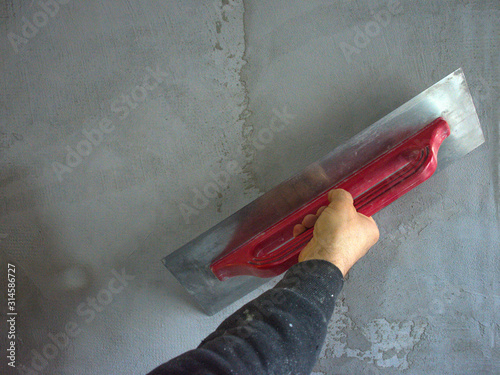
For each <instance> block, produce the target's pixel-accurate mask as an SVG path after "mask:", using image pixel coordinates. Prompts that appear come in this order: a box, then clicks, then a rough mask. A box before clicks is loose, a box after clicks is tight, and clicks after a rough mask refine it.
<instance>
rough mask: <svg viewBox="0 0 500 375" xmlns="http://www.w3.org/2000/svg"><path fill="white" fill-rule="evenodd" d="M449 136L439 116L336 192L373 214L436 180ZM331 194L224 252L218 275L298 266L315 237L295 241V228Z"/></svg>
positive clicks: (215, 268) (263, 273) (267, 273)
mask: <svg viewBox="0 0 500 375" xmlns="http://www.w3.org/2000/svg"><path fill="white" fill-rule="evenodd" d="M449 134H450V128H449V126H448V124H447V122H446V121H445V120H444V119H442V118H438V119H436V120H434V121H433V122H432V123H430V124H428V125H427V126H425V127H424V128H423V129H422V130H420V131H419V132H417V133H416V134H414V135H413V136H411V137H409V138H407V139H406V140H405V141H403V142H401V143H400V144H398V145H396V146H395V147H393V148H392V149H390V150H389V151H387V152H385V153H384V154H382V155H381V156H379V157H378V158H376V159H374V160H373V161H371V162H370V163H369V164H367V165H365V166H364V167H362V168H361V169H359V170H357V171H356V172H354V173H352V174H351V175H349V176H348V177H347V178H345V179H344V180H342V181H341V182H339V183H338V184H336V185H335V186H332V188H331V189H344V190H347V191H348V192H350V193H351V194H352V196H353V197H354V206H355V207H356V209H357V211H358V212H360V213H362V214H364V215H366V216H372V215H373V214H375V213H376V212H378V211H379V210H381V209H382V208H384V207H386V206H387V205H389V204H391V203H392V202H394V201H395V200H396V199H398V198H399V197H401V196H402V195H404V194H406V193H407V192H408V191H410V190H411V189H413V188H414V187H416V186H417V185H419V184H421V183H422V182H424V181H425V180H427V179H428V178H429V177H431V176H432V174H433V173H434V172H435V170H436V167H437V153H438V150H439V147H440V146H441V143H442V142H443V141H444V139H446V138H447V137H448V136H449ZM331 189H328V191H329V190H331ZM328 191H325V192H324V193H322V194H320V195H319V196H318V197H317V198H315V199H312V200H311V201H310V202H308V203H307V204H305V205H303V206H302V207H300V208H298V209H297V210H295V211H294V212H293V213H291V214H290V215H288V216H287V217H285V218H284V219H282V220H280V221H279V222H277V223H276V224H274V225H273V226H271V227H270V228H269V229H267V230H266V231H264V232H262V233H260V234H259V235H257V236H255V237H253V238H252V239H250V240H249V241H247V242H246V243H244V244H243V245H241V246H239V247H237V248H235V249H234V250H232V251H230V252H224V254H225V255H223V256H221V257H219V258H217V259H216V260H214V261H213V262H212V264H211V265H210V268H211V270H212V272H213V273H214V274H215V276H217V278H218V279H219V280H224V279H226V278H229V277H234V276H240V275H253V276H257V277H272V276H277V275H279V274H281V273H283V272H285V271H286V270H287V269H288V268H290V267H291V266H292V265H294V264H295V263H297V262H298V256H299V253H300V251H301V250H302V249H303V248H304V246H305V245H306V244H307V243H308V242H309V240H310V239H311V238H312V235H313V230H312V228H311V229H309V230H307V231H305V232H304V233H302V234H301V235H299V236H297V237H295V238H294V237H293V234H292V233H293V227H294V226H295V225H296V224H298V223H300V222H302V219H303V218H304V216H306V215H307V214H311V213H313V214H314V213H316V211H317V210H318V209H319V208H320V207H321V206H327V205H328Z"/></svg>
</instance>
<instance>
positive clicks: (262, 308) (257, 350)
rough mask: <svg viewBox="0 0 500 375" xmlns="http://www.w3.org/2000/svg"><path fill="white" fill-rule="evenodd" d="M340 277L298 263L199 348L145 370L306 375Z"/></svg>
mask: <svg viewBox="0 0 500 375" xmlns="http://www.w3.org/2000/svg"><path fill="white" fill-rule="evenodd" d="M342 285H343V278H342V273H341V272H340V270H339V269H338V268H337V267H335V266H334V265H333V264H331V263H329V262H326V261H322V260H312V261H307V262H302V263H299V264H297V265H295V266H293V267H292V268H290V270H288V272H287V273H286V274H285V276H284V278H283V279H282V280H281V281H280V282H279V283H278V284H277V285H276V286H275V287H274V288H272V289H270V290H268V291H267V292H265V293H264V294H262V295H261V296H260V297H258V298H256V299H255V300H253V301H251V302H249V303H247V304H246V305H244V306H243V307H242V308H241V309H239V310H238V311H237V312H235V313H234V314H233V315H231V316H230V317H229V318H227V319H226V320H225V321H224V322H222V324H221V325H220V326H219V327H218V328H217V330H216V331H215V332H213V333H212V334H211V335H209V336H208V337H207V338H206V339H205V340H203V342H202V343H201V344H200V346H199V347H198V348H197V349H195V350H192V351H189V352H187V353H185V354H183V355H181V356H179V357H176V358H174V359H173V360H171V361H170V362H167V363H166V364H164V365H162V366H160V367H158V368H157V369H155V370H154V371H153V372H151V373H150V374H167V373H168V374H188V373H189V374H192V373H195V371H196V370H198V369H202V368H203V369H205V370H208V371H212V372H213V374H224V373H230V371H233V373H237V374H288V373H293V374H309V373H310V372H311V370H312V367H313V366H314V363H315V362H316V359H317V357H318V355H319V352H320V351H321V348H322V346H323V341H324V338H325V335H326V328H327V324H328V321H329V320H330V318H331V315H332V313H333V309H334V305H335V300H336V298H337V296H338V294H339V292H340V290H341V289H342Z"/></svg>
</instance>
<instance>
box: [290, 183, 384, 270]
mask: <svg viewBox="0 0 500 375" xmlns="http://www.w3.org/2000/svg"><path fill="white" fill-rule="evenodd" d="M328 200H329V201H330V204H329V205H328V206H327V207H321V208H320V209H319V210H318V212H317V213H316V215H312V214H311V215H306V216H305V217H304V219H303V221H302V224H297V225H295V227H294V228H293V235H294V237H296V236H298V235H300V234H301V233H302V232H304V231H306V230H307V229H308V228H311V227H312V226H314V233H313V238H312V239H311V241H309V243H308V244H307V245H306V247H305V248H304V249H303V250H302V251H301V252H300V254H299V262H303V261H306V260H311V259H323V260H327V261H329V262H331V263H333V264H334V265H336V266H337V267H338V268H339V269H340V271H341V272H342V274H343V275H344V277H345V275H346V274H347V272H349V270H350V269H351V267H352V266H353V265H354V264H355V263H356V262H357V261H358V260H359V259H361V258H362V257H363V256H364V255H365V254H366V253H367V252H368V250H369V249H370V248H371V247H372V246H373V245H375V243H376V242H377V241H378V239H379V236H380V233H379V230H378V227H377V224H376V223H375V220H373V219H372V218H371V217H367V216H365V215H363V214H360V213H358V212H357V211H356V208H355V207H354V204H353V198H352V195H351V194H350V193H349V192H347V191H345V190H341V189H335V190H331V191H330V192H329V193H328Z"/></svg>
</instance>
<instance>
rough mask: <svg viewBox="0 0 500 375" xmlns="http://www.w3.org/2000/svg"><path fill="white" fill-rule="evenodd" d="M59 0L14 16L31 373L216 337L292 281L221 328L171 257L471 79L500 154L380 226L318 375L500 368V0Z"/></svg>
mask: <svg viewBox="0 0 500 375" xmlns="http://www.w3.org/2000/svg"><path fill="white" fill-rule="evenodd" d="M42 3H51V4H52V6H49V7H47V6H45V7H44V6H42V5H40V3H39V2H21V1H3V2H1V4H0V27H1V34H2V35H3V37H2V38H0V51H1V59H0V64H1V80H0V84H1V88H0V249H1V251H0V259H1V262H0V264H1V267H2V271H1V273H0V274H1V277H2V278H1V281H0V286H1V288H2V293H3V294H2V295H3V296H6V297H7V295H6V294H7V293H6V291H7V268H8V264H9V263H10V264H13V265H14V266H15V268H16V306H15V308H16V311H17V312H18V316H17V317H16V319H17V320H16V326H15V330H16V342H17V351H16V364H17V372H16V371H12V373H20V374H25V373H35V374H36V373H43V374H55V373H61V374H73V373H77V374H109V373H122V374H141V373H145V372H146V371H147V370H149V369H151V368H153V367H154V366H156V365H157V364H159V363H161V362H163V361H165V360H167V359H169V358H171V357H173V356H175V355H178V354H180V353H182V352H184V351H186V350H188V349H191V348H193V347H195V346H197V345H198V343H199V342H200V340H201V339H202V338H203V337H205V336H206V335H207V334H208V333H210V332H211V331H212V330H213V329H214V328H215V327H216V326H217V325H218V324H219V323H220V322H221V320H222V319H223V318H224V317H225V316H227V315H229V314H230V313H231V312H233V311H235V310H236V309H237V308H238V307H239V306H241V305H242V304H243V303H244V302H246V301H248V300H249V299H251V298H253V297H255V296H257V295H258V294H260V293H261V292H262V290H264V289H266V288H268V287H269V286H271V285H273V283H274V282H276V280H274V281H271V282H270V283H269V284H268V285H267V286H266V287H265V288H261V289H260V290H257V291H255V292H253V293H252V294H250V295H248V296H247V297H245V298H244V299H243V300H241V301H238V302H237V303H235V304H234V305H232V306H230V307H229V308H227V309H225V310H224V311H222V312H220V313H218V314H216V315H215V316H213V317H207V316H205V315H203V314H202V313H200V312H199V311H198V310H197V309H196V308H195V307H194V306H193V305H192V301H191V300H190V299H189V297H188V296H187V294H186V293H185V292H184V290H183V288H182V287H181V286H180V285H179V284H178V283H177V282H176V281H175V279H174V278H173V276H172V275H170V274H169V273H168V271H167V270H166V269H165V268H164V267H163V265H162V264H161V262H160V260H161V258H162V257H163V256H165V255H167V254H169V253H171V252H172V251H174V250H175V249H177V248H178V247H180V246H181V245H183V244H185V243H186V242H187V241H189V240H190V239H192V238H194V237H195V236H196V235H198V234H200V233H202V232H203V231H205V230H207V229H209V228H210V227H212V226H213V225H215V224H217V223H218V222H220V221H221V220H222V219H224V218H225V217H227V216H229V215H230V214H232V213H233V212H235V211H236V210H238V209H239V208H241V207H242V206H244V205H245V204H247V203H249V202H251V201H252V200H253V199H255V198H256V197H258V196H259V195H261V194H262V193H264V192H265V191H267V190H269V189H270V188H272V187H273V186H275V185H276V184H278V183H279V182H281V181H283V180H284V179H286V178H288V177H290V176H292V175H293V174H295V173H297V172H299V171H301V170H302V169H303V168H304V167H305V166H307V165H308V164H310V163H311V162H313V161H315V160H317V159H318V158H319V157H321V156H323V155H324V154H326V153H327V152H328V151H330V150H331V149H333V148H334V147H335V146H337V145H339V144H342V143H343V142H344V141H345V140H347V139H349V138H350V137H351V136H353V135H354V134H356V133H357V132H359V131H360V130H362V129H364V128H365V127H367V126H369V125H370V124H371V123H372V122H374V121H375V120H377V119H379V118H381V117H382V116H383V115H385V114H387V113H388V112H390V111H391V110H393V109H395V108H396V107H397V106H399V105H400V104H402V103H404V102H405V101H407V100H408V99H410V98H411V97H413V96H414V95H416V94H417V93H419V92H420V91H422V90H424V89H425V88H427V87H428V86H430V85H432V84H433V83H434V82H436V81H437V80H439V79H441V78H443V77H444V76H446V75H447V74H449V73H451V72H452V71H453V70H455V69H456V68H458V67H462V68H463V69H464V71H465V74H466V77H467V79H468V82H469V86H470V89H471V93H472V96H473V98H474V101H475V104H476V107H477V111H478V114H479V117H480V120H481V123H482V126H483V130H484V132H485V135H486V138H487V141H486V144H485V145H483V146H482V147H481V148H479V149H477V150H475V151H474V152H473V153H472V154H471V155H469V156H467V157H465V158H463V159H461V160H457V161H456V162H455V163H453V164H452V165H451V166H449V167H448V168H447V169H445V170H443V171H441V172H440V173H439V174H438V175H436V176H434V177H433V178H432V179H431V180H429V181H427V182H426V183H425V184H423V185H422V186H420V187H418V188H417V189H415V190H414V191H412V192H411V193H410V194H408V195H407V196H405V197H403V198H401V199H400V200H398V201H397V202H396V203H395V204H393V205H391V206H390V207H388V208H387V209H385V210H383V211H382V212H380V213H378V214H377V215H376V220H377V221H378V223H379V226H380V228H381V233H382V238H381V241H380V242H379V244H377V245H376V247H375V248H373V249H372V251H371V252H370V253H369V255H367V256H366V257H365V258H364V259H363V260H362V261H361V262H359V263H358V265H356V267H355V268H354V269H353V270H352V272H351V274H350V276H349V280H348V282H347V283H346V285H345V288H344V290H343V292H342V295H341V297H340V298H339V301H338V306H337V310H336V313H335V315H334V318H333V319H332V321H331V323H330V326H329V330H328V336H327V341H326V344H325V347H324V350H323V352H322V355H321V358H320V360H319V362H318V364H317V366H316V368H315V374H316V375H317V374H332V373H336V374H353V373H366V374H396V373H401V372H403V371H404V372H406V373H411V374H443V373H446V374H451V373H453V374H469V373H485V374H488V373H498V372H500V350H499V345H500V328H499V325H498V322H499V321H500V316H499V311H500V297H499V296H500V282H499V274H500V258H499V255H498V254H499V253H498V249H499V248H500V246H499V244H500V238H499V229H500V227H499V217H498V212H499V196H500V186H499V162H498V161H499V151H498V150H499V149H500V143H499V117H498V77H499V72H498V61H499V55H498V44H499V40H498V39H499V38H498V26H497V24H498V18H499V15H500V9H499V4H498V2H497V1H494V0H484V1H483V0H482V1H459V0H446V1H440V2H434V1H400V2H397V1H392V0H391V1H374V0H357V1H343V0H335V1H334V0H330V1H327V0H324V1H319V0H318V1H307V2H306V1H295V0H294V1H290V0H289V1H284V0H274V1H243V0H236V1H205V0H204V1H194V0H191V1H174V0H171V1H161V2H146V1H136V2H129V1H122V0H119V1H113V2H106V1H100V0H95V1H86V2H81V1H80V2H77V1H67V0H66V1H62V0H61V1H59V3H54V2H51V1H47V0H44V1H42ZM54 4H59V5H54ZM377 25H378V27H377ZM366 27H368V31H367V30H366V29H365V28H366ZM366 32H368V34H370V35H369V36H367V34H366ZM276 117H278V118H279V119H281V121H282V123H283V124H284V125H286V126H284V128H283V129H281V128H280V130H273V129H272V126H271V124H272V121H273V118H276ZM270 129H271V131H269V130H270ZM263 134H267V135H269V134H271V138H265V137H264V138H263ZM263 140H264V141H263ZM78 153H79V154H78ZM81 155H83V156H81ZM234 161H236V162H237V163H238V165H240V166H241V167H242V169H241V171H240V172H239V173H237V174H235V175H234V176H233V177H232V178H231V180H230V181H229V186H228V187H227V188H226V189H223V190H221V191H220V193H219V194H218V196H217V197H215V198H210V199H208V200H207V202H206V206H205V207H203V208H199V209H196V210H192V211H190V212H189V213H186V211H185V210H183V208H182V207H186V206H191V207H192V206H193V200H194V199H195V196H196V191H197V190H202V189H203V188H204V187H205V186H206V185H207V183H209V182H210V181H211V174H213V173H218V172H220V171H221V170H223V169H225V168H227V166H228V163H231V162H234ZM2 301H4V299H3V297H2ZM1 309H2V310H1V311H2V312H5V313H6V312H7V304H6V301H5V302H2V306H1ZM4 317H5V316H4ZM6 328H7V325H2V327H1V331H0V334H1V340H2V341H1V342H2V343H4V342H7V341H8V340H7V331H6ZM62 333H64V334H62ZM65 337H68V339H67V340H66V339H64V338H65ZM57 344H59V347H58V346H57ZM2 347H4V346H3V345H2ZM6 362H8V360H6V358H5V356H4V355H2V358H1V359H0V363H1V365H2V370H0V371H1V372H2V373H5V372H6V371H10V370H11V369H10V368H9V367H8V366H7V363H6ZM4 369H6V370H4ZM30 371H31V372H30Z"/></svg>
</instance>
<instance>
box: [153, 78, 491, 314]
mask: <svg viewBox="0 0 500 375" xmlns="http://www.w3.org/2000/svg"><path fill="white" fill-rule="evenodd" d="M438 117H442V118H444V119H445V120H446V121H447V122H448V124H449V126H450V129H451V134H450V136H449V137H448V138H447V139H446V140H445V141H444V142H443V144H442V146H441V148H440V150H439V156H438V171H439V170H440V169H443V168H444V167H446V166H447V165H449V164H450V163H451V162H453V161H454V160H456V159H459V158H461V157H463V156H465V155H466V154H468V153H469V152H471V151H472V150H474V149H475V148H477V147H479V146H480V145H481V144H482V143H484V137H483V132H482V130H481V126H480V124H479V119H478V117H477V114H476V110H475V107H474V104H473V102H472V98H471V95H470V93H469V90H468V87H467V83H466V80H465V76H464V74H463V72H462V69H458V70H456V71H455V72H453V73H452V74H450V75H449V76H447V77H445V78H444V79H442V80H441V81H439V82H437V83H436V84H434V85H433V86H431V87H430V88H428V89H427V90H425V91H424V92H422V93H421V94H419V95H417V96H416V97H415V98H413V99H411V100H410V101H408V102H407V103H405V104H403V105H402V106H401V107H399V108H397V109H396V110H394V111H393V112H391V113H390V114H388V115H387V116H385V117H384V118H382V119H381V120H379V121H377V122H376V123H374V124H373V125H371V126H369V127H368V128H366V129H365V130H364V131H362V132H361V133H359V134H358V135H356V136H354V137H353V138H351V139H350V140H349V141H348V142H347V143H345V144H344V145H342V146H340V147H337V148H336V149H335V150H333V151H332V152H330V153H329V154H328V155H326V156H325V157H323V158H322V159H320V160H318V161H317V162H315V163H313V164H311V165H310V166H309V167H307V168H306V169H305V170H304V171H303V172H302V173H300V174H298V175H296V176H294V177H292V178H291V179H289V180H287V181H285V182H283V183H281V184H280V185H278V186H277V187H275V188H274V189H272V190H270V191H269V192H268V193H266V194H264V195H262V196H261V197H259V198H258V199H256V200H255V201H253V202H252V203H250V204H248V205H247V206H245V207H243V208H242V209H241V210H239V211H237V212H236V213H234V214H233V215H231V216H230V217H228V218H227V219H225V220H223V221H222V222H220V223H219V224H218V225H216V226H215V227H213V228H212V229H210V230H208V231H207V232H205V233H203V234H201V235H200V236H198V237H197V238H195V239H194V240H192V241H191V242H189V243H187V244H186V245H184V246H182V247H181V248H179V249H178V250H176V251H174V252H173V253H172V254H170V255H168V256H167V257H165V258H164V259H163V263H164V264H165V266H166V267H167V268H168V269H169V270H170V272H172V274H173V275H174V276H175V277H176V278H177V280H179V282H180V283H181V284H182V285H183V286H184V288H185V289H186V290H187V291H188V292H189V293H190V294H191V295H192V296H193V297H194V299H195V300H196V301H197V302H198V304H199V305H200V306H201V308H202V309H203V311H204V312H205V313H206V314H208V315H213V314H215V313H216V312H218V311H220V310H221V309H223V308H224V307H226V306H228V305H230V304H231V303H233V302H235V301H236V300H238V299H240V298H241V297H243V296H244V295H246V294H248V293H249V292H251V291H252V290H254V289H256V288H257V287H259V286H261V285H263V284H265V283H267V282H268V281H269V279H264V278H258V277H252V276H238V277H233V278H230V279H227V280H224V281H220V280H219V279H217V277H215V275H214V274H213V273H212V271H211V270H210V264H211V262H212V261H213V260H214V259H215V258H217V256H218V255H220V254H221V252H222V251H223V250H224V249H226V248H227V247H228V245H230V246H234V247H237V246H240V245H242V244H243V243H245V242H246V241H248V240H249V239H251V238H252V237H254V236H256V235H258V234H259V233H261V232H262V231H264V230H266V229H267V228H269V227H270V226H272V225H273V224H275V223H276V222H278V221H279V220H281V219H283V218H284V217H286V216H287V215H289V214H290V213H291V212H293V211H295V210H296V209H297V208H299V207H300V206H302V205H303V204H305V203H307V202H308V201H310V200H311V199H313V198H315V197H316V196H318V194H320V193H322V192H324V191H325V190H327V189H329V188H331V187H332V186H334V185H335V184H336V183H337V182H339V181H341V180H342V179H343V178H344V177H346V176H348V175H349V174H350V173H352V172H354V171H356V170H358V169H360V168H362V167H363V166H364V165H365V164H367V163H368V162H369V161H370V160H373V159H374V158H376V157H377V156H378V155H380V154H382V153H383V152H385V151H387V150H389V149H390V148H392V147H394V146H395V145H396V144H398V143H399V142H401V140H403V139H405V138H407V137H409V136H411V135H412V134H415V133H416V132H417V131H419V130H420V129H421V128H422V127H423V126H425V125H426V124H428V123H430V122H432V121H433V120H435V119H436V118H438Z"/></svg>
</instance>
